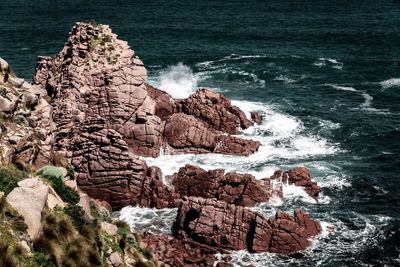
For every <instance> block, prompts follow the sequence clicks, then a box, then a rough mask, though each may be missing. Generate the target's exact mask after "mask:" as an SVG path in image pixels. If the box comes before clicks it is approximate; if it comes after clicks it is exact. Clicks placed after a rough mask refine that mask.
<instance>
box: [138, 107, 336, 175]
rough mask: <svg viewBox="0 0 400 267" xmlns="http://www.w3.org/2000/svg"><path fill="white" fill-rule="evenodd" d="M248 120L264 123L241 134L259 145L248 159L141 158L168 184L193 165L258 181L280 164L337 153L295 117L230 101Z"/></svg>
mask: <svg viewBox="0 0 400 267" xmlns="http://www.w3.org/2000/svg"><path fill="white" fill-rule="evenodd" d="M232 104H233V105H236V106H239V107H240V108H241V109H242V110H243V111H244V112H245V114H246V115H247V116H250V112H251V111H259V112H260V113H261V115H262V117H263V118H264V119H263V122H262V123H261V124H260V125H255V126H254V127H250V128H249V129H246V130H244V131H243V132H242V134H241V135H240V136H241V137H242V138H251V139H254V140H258V141H260V142H261V144H262V145H261V147H260V148H259V151H258V152H256V153H254V154H252V155H249V156H247V157H241V156H230V155H220V154H213V153H211V154H203V155H194V154H184V155H170V154H168V153H163V154H161V155H160V156H159V157H157V158H144V159H145V160H146V161H147V164H148V165H156V166H159V167H160V168H161V170H162V172H163V174H164V179H165V181H166V182H167V181H168V179H167V178H168V176H169V175H172V174H173V173H175V172H177V171H178V170H179V168H180V167H182V166H184V165H185V164H193V165H196V166H199V167H201V168H204V169H206V170H211V169H216V168H223V169H225V170H226V171H237V172H243V173H244V172H246V173H251V174H253V175H254V176H255V177H256V178H258V179H261V178H265V177H269V176H271V175H272V174H273V172H274V171H275V170H278V169H280V166H278V164H279V162H281V161H286V160H288V159H300V158H301V159H307V158H313V157H315V156H319V155H329V154H333V153H336V152H338V151H340V150H339V149H338V148H337V147H336V145H335V144H330V143H329V142H328V141H327V140H325V139H323V138H320V137H318V136H314V135H311V134H307V133H305V129H304V125H303V123H302V122H301V121H300V120H299V119H298V118H296V117H292V116H290V115H287V114H284V113H282V112H280V111H278V110H276V109H275V108H273V107H272V106H269V105H266V104H263V103H258V102H247V101H232Z"/></svg>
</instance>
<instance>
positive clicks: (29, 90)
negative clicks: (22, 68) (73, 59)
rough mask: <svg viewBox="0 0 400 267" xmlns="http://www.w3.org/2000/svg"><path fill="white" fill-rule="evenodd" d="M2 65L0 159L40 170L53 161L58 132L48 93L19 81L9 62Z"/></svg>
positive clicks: (0, 80)
mask: <svg viewBox="0 0 400 267" xmlns="http://www.w3.org/2000/svg"><path fill="white" fill-rule="evenodd" d="M0 63H1V71H0V116H1V117H2V122H0V152H1V153H0V159H1V161H2V162H5V163H13V164H15V165H17V166H19V167H20V168H22V169H26V170H30V169H31V168H33V169H37V168H40V167H42V166H44V165H46V164H48V162H49V161H50V160H51V150H52V149H51V144H52V140H53V139H52V131H53V129H54V123H53V122H52V119H51V106H50V105H49V103H48V102H47V101H46V100H45V96H46V91H45V90H43V89H41V88H40V87H39V86H34V85H31V84H29V83H27V82H26V81H25V80H24V79H20V78H18V77H16V76H15V74H14V73H13V72H11V69H10V67H9V65H8V63H7V62H6V61H5V60H3V59H1V58H0Z"/></svg>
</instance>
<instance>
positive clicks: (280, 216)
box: [0, 23, 321, 266]
mask: <svg viewBox="0 0 400 267" xmlns="http://www.w3.org/2000/svg"><path fill="white" fill-rule="evenodd" d="M0 63H1V75H0V112H1V115H2V118H3V122H2V124H1V143H0V145H1V146H2V149H1V152H2V162H3V164H4V163H13V164H15V165H17V166H18V167H20V168H22V169H24V170H25V171H30V170H36V169H38V168H39V167H42V166H44V165H49V164H53V165H63V166H64V167H65V168H67V169H68V170H69V171H70V170H71V171H73V173H74V177H75V178H76V183H77V188H76V190H79V192H81V193H83V192H85V193H86V194H88V196H89V197H91V198H92V199H96V201H99V202H103V203H106V204H105V205H106V206H108V205H109V206H108V207H109V208H112V209H120V208H122V207H124V206H127V205H138V206H141V207H155V208H166V207H177V208H178V216H177V218H176V222H175V224H174V229H173V230H174V238H172V237H167V236H154V235H150V234H143V237H142V238H143V242H144V243H146V244H147V245H148V246H149V247H151V248H153V250H154V251H157V248H158V247H159V246H163V247H165V246H171V247H173V248H174V251H175V253H172V254H171V253H166V252H162V251H164V250H160V251H157V252H156V253H155V256H156V257H157V259H158V261H159V263H160V265H163V264H165V266H168V265H167V264H169V265H170V266H209V264H210V262H212V261H213V256H212V255H214V254H215V253H217V252H229V251H230V250H240V249H248V250H249V251H250V252H274V253H292V252H295V251H298V250H302V249H304V248H305V247H306V246H307V245H308V244H309V238H311V237H313V236H316V235H317V234H318V233H320V232H321V227H320V224H319V223H318V222H317V221H314V220H312V219H311V218H310V216H309V215H308V214H306V213H303V212H302V211H300V210H296V211H295V213H294V216H290V215H288V214H285V213H277V215H276V218H275V220H271V219H267V218H264V217H263V215H262V214H259V213H255V212H252V211H250V210H248V209H246V207H251V206H254V205H257V204H258V203H262V202H268V201H269V200H270V199H271V198H272V197H278V198H283V192H282V184H294V185H297V186H301V187H303V188H304V189H305V190H306V192H307V193H309V194H310V195H311V196H312V197H313V198H315V199H316V200H317V199H318V195H319V193H320V188H319V187H318V185H317V184H316V183H315V182H313V181H312V179H311V175H310V173H309V171H308V170H307V169H306V168H304V167H301V168H294V169H292V170H289V171H286V172H283V171H277V172H276V173H275V174H274V175H273V176H272V177H269V178H268V177H267V178H265V179H263V180H257V179H256V178H255V177H254V176H252V175H250V174H241V173H236V172H228V173H225V171H224V170H221V169H220V170H203V169H201V168H199V167H196V166H191V165H187V166H182V168H181V169H180V170H179V172H177V173H175V174H174V175H173V176H172V178H171V184H170V185H165V184H164V183H163V180H162V173H161V171H160V169H159V168H158V167H157V166H148V165H147V164H146V162H145V161H144V160H143V159H141V158H140V157H141V156H147V157H157V156H158V155H159V154H160V152H161V151H165V152H167V153H170V154H181V153H195V154H198V153H220V154H229V155H236V156H248V155H250V154H252V153H256V152H257V151H258V149H259V147H260V145H261V144H260V142H258V141H255V140H250V139H243V138H241V137H240V136H239V135H237V134H238V133H240V131H241V130H243V129H246V128H248V127H251V126H252V125H253V123H260V120H261V117H260V116H259V115H258V114H257V113H255V112H253V113H252V116H251V117H252V120H253V121H252V120H251V119H249V118H247V117H246V115H245V113H244V112H243V111H241V110H240V109H239V108H238V107H236V106H234V105H232V103H231V102H230V100H229V99H227V98H226V97H225V96H223V95H222V94H220V93H217V92H213V91H211V90H208V89H204V88H203V89H199V90H198V91H197V92H195V93H194V94H192V95H191V96H190V97H188V98H186V99H173V98H172V97H171V96H169V95H168V94H167V93H165V92H163V91H161V90H159V89H157V88H155V87H153V86H151V85H149V84H147V83H145V82H146V79H147V70H146V68H145V66H144V64H143V62H142V61H141V60H140V59H139V58H138V56H137V55H136V54H135V52H134V51H133V50H132V49H131V48H130V47H129V46H128V44H127V42H125V41H121V40H119V39H118V37H117V35H116V34H114V33H112V31H111V29H110V28H109V27H108V26H107V25H98V24H92V23H76V24H75V25H74V26H73V28H72V30H71V32H70V33H69V36H68V40H67V42H66V43H65V45H64V47H63V49H62V50H61V51H60V53H59V54H58V55H56V56H55V57H54V58H50V57H38V60H37V63H36V72H35V74H34V76H33V83H32V84H29V83H27V82H25V81H23V80H22V79H18V78H17V77H16V76H15V75H14V74H13V73H12V72H11V71H10V68H9V66H8V64H7V62H6V61H4V60H1V61H0ZM39 221H40V219H39ZM36 230H37V229H36ZM36 230H35V231H36ZM36 232H37V231H36ZM188 248H190V250H191V251H192V252H186V254H182V251H185V250H187V249H188ZM178 255H179V256H178ZM182 255H183V256H182ZM184 255H186V256H184ZM124 264H126V263H124ZM128 266H129V265H128ZM133 266H134V265H133Z"/></svg>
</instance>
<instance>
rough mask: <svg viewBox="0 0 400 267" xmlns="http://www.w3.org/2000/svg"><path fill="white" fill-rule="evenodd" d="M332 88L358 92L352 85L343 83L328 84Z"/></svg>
mask: <svg viewBox="0 0 400 267" xmlns="http://www.w3.org/2000/svg"><path fill="white" fill-rule="evenodd" d="M326 85H328V86H330V87H332V88H335V89H337V90H342V91H349V92H358V90H357V89H355V88H353V87H350V86H342V85H336V84H326Z"/></svg>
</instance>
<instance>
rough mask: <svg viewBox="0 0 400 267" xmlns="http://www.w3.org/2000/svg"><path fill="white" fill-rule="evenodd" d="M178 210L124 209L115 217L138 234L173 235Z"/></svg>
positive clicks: (129, 207)
mask: <svg viewBox="0 0 400 267" xmlns="http://www.w3.org/2000/svg"><path fill="white" fill-rule="evenodd" d="M177 213H178V209H154V208H139V207H132V206H128V207H124V208H122V209H121V210H120V211H118V212H115V213H114V214H113V217H114V218H116V219H118V220H122V221H125V222H127V223H128V224H129V226H130V227H131V228H132V229H135V231H137V232H150V233H153V234H171V230H172V227H171V226H172V224H173V222H174V220H175V218H176V216H177Z"/></svg>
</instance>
